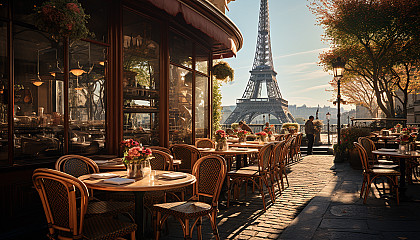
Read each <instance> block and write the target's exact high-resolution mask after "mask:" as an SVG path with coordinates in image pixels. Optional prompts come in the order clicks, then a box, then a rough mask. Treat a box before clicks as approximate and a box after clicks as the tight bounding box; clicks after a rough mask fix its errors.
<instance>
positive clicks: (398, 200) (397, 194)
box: [394, 176, 400, 205]
mask: <svg viewBox="0 0 420 240" xmlns="http://www.w3.org/2000/svg"><path fill="white" fill-rule="evenodd" d="M394 186H395V195H396V197H397V205H400V196H399V189H398V176H395V177H394Z"/></svg>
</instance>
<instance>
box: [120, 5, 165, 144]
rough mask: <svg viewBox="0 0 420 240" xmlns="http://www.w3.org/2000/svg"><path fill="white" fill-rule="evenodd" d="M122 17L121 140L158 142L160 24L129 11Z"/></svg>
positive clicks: (147, 142)
mask: <svg viewBox="0 0 420 240" xmlns="http://www.w3.org/2000/svg"><path fill="white" fill-rule="evenodd" d="M123 16H124V19H123V47H124V58H123V67H124V70H123V82H122V84H123V93H124V106H123V111H124V127H123V129H124V139H128V138H132V139H135V140H137V141H139V142H140V143H142V144H143V145H159V114H158V113H159V87H160V85H159V81H160V75H159V52H160V26H159V25H158V24H156V23H153V22H152V21H150V20H148V19H146V18H143V17H141V16H139V15H137V14H135V13H133V12H131V11H129V10H125V11H124V14H123Z"/></svg>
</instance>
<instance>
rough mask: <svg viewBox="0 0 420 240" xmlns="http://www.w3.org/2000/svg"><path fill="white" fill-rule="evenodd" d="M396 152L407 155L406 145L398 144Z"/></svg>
mask: <svg viewBox="0 0 420 240" xmlns="http://www.w3.org/2000/svg"><path fill="white" fill-rule="evenodd" d="M398 152H399V153H401V154H408V153H409V147H408V144H400V145H399V146H398Z"/></svg>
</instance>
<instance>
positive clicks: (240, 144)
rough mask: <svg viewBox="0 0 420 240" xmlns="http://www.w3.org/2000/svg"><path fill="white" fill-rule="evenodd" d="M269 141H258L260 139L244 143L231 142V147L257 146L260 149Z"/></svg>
mask: <svg viewBox="0 0 420 240" xmlns="http://www.w3.org/2000/svg"><path fill="white" fill-rule="evenodd" d="M267 143H268V142H258V141H247V142H244V143H233V144H229V147H242V148H256V149H260V148H262V147H264V146H265V145H266V144H267Z"/></svg>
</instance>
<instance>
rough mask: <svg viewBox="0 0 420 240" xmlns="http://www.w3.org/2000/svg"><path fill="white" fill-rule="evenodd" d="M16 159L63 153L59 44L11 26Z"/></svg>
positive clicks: (54, 155)
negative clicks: (12, 30)
mask: <svg viewBox="0 0 420 240" xmlns="http://www.w3.org/2000/svg"><path fill="white" fill-rule="evenodd" d="M13 41H14V76H15V85H14V91H15V96H14V98H15V99H14V114H15V115H14V148H15V160H16V163H19V162H20V161H27V160H29V161H30V160H33V159H42V158H48V157H56V156H59V155H62V153H63V109H64V101H63V74H62V67H63V65H62V46H61V45H59V44H57V43H56V42H52V41H49V40H48V38H47V37H46V35H45V34H43V33H40V32H38V31H33V30H31V29H27V28H23V27H19V26H16V25H15V26H14V32H13Z"/></svg>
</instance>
